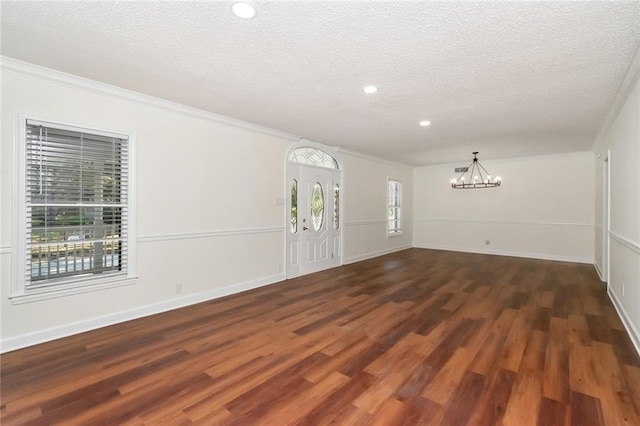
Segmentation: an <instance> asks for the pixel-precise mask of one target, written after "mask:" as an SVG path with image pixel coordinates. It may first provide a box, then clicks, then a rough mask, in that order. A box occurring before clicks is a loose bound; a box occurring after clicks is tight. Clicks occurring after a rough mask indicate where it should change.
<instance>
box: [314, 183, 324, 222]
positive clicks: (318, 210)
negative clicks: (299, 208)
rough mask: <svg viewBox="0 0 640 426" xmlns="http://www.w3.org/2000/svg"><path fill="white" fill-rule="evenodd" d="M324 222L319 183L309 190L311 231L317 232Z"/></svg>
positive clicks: (322, 199) (322, 198) (322, 196)
mask: <svg viewBox="0 0 640 426" xmlns="http://www.w3.org/2000/svg"><path fill="white" fill-rule="evenodd" d="M323 222H324V193H323V192H322V185H320V183H319V182H316V183H314V184H313V188H312V189H311V224H312V226H313V230H314V231H316V232H318V231H320V229H322V223H323Z"/></svg>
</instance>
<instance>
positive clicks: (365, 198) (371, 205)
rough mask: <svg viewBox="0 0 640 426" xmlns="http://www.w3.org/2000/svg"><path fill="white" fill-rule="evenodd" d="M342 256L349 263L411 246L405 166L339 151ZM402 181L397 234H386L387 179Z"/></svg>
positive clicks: (410, 186)
mask: <svg viewBox="0 0 640 426" xmlns="http://www.w3.org/2000/svg"><path fill="white" fill-rule="evenodd" d="M341 155H342V160H343V163H344V168H345V188H344V193H345V206H346V211H345V250H344V251H345V256H344V258H345V260H344V263H353V262H357V261H360V260H364V259H368V258H371V257H375V256H380V255H383V254H386V253H391V252H394V251H398V250H402V249H406V248H410V247H411V245H412V244H411V241H412V233H413V232H412V210H413V203H412V196H413V176H412V171H411V170H412V169H411V167H409V166H404V165H400V164H395V163H391V162H386V161H381V160H376V159H372V158H370V157H366V156H362V155H359V154H356V153H350V152H344V151H343V152H342V154H341ZM388 179H392V180H399V181H400V182H402V213H401V214H402V227H403V232H402V234H401V235H393V236H387V180H388Z"/></svg>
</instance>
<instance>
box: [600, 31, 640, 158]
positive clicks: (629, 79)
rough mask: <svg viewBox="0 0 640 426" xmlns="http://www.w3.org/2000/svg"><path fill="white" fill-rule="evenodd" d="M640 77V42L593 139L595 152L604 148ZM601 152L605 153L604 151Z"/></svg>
mask: <svg viewBox="0 0 640 426" xmlns="http://www.w3.org/2000/svg"><path fill="white" fill-rule="evenodd" d="M639 78H640V44H639V45H638V47H637V48H636V52H635V54H634V55H633V58H632V59H631V63H630V64H629V66H628V67H627V71H626V72H625V74H624V77H623V78H622V82H621V83H620V86H619V87H618V90H617V91H616V95H615V97H614V98H613V101H612V102H611V106H610V107H609V113H608V114H607V118H606V119H605V121H604V123H603V124H602V126H601V127H600V130H599V131H598V134H597V135H596V138H595V140H594V141H593V146H592V148H591V150H592V151H593V152H595V153H598V152H599V150H601V149H603V147H602V144H603V142H604V138H605V136H606V134H607V132H608V131H609V128H611V126H612V125H613V123H614V122H615V121H616V118H618V114H620V110H621V109H622V107H623V106H624V104H625V102H627V99H628V98H629V95H630V94H631V91H632V90H633V87H634V86H635V85H636V83H637V82H638V79H639ZM601 154H604V152H602V153H601Z"/></svg>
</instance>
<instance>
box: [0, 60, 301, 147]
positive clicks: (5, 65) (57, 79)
mask: <svg viewBox="0 0 640 426" xmlns="http://www.w3.org/2000/svg"><path fill="white" fill-rule="evenodd" d="M0 69H1V70H2V71H7V72H13V73H16V74H20V75H24V76H28V77H34V78H39V79H42V80H47V81H50V82H53V83H58V84H62V85H65V86H70V87H75V88H81V89H87V90H92V91H95V92H98V93H102V94H106V95H111V96H116V97H119V98H122V99H126V100H129V101H133V102H139V103H142V104H145V105H151V106H155V107H159V108H163V109H167V110H169V111H173V112H177V113H181V114H186V115H190V116H193V117H198V118H203V119H205V120H209V121H213V122H215V123H219V124H225V125H228V126H233V127H237V128H241V129H246V130H251V131H254V132H258V133H262V134H265V135H268V136H274V137H277V138H282V139H285V140H288V141H293V142H297V141H298V140H300V136H296V135H293V134H291V133H286V132H282V131H279V130H274V129H271V128H268V127H264V126H260V125H257V124H253V123H249V122H246V121H242V120H238V119H236V118H231V117H227V116H224V115H220V114H215V113H213V112H208V111H204V110H201V109H198V108H193V107H190V106H186V105H183V104H179V103H177V102H172V101H168V100H166V99H161V98H156V97H154V96H149V95H145V94H142V93H139V92H134V91H132V90H128V89H123V88H121V87H117V86H112V85H110V84H106V83H101V82H99V81H95V80H90V79H88V78H84V77H80V76H77V75H73V74H69V73H65V72H62V71H56V70H53V69H50V68H45V67H41V66H39V65H34V64H30V63H28V62H23V61H19V60H17V59H13V58H10V57H7V56H0Z"/></svg>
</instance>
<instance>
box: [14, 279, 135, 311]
mask: <svg viewBox="0 0 640 426" xmlns="http://www.w3.org/2000/svg"><path fill="white" fill-rule="evenodd" d="M137 280H138V277H112V278H104V279H100V280H91V281H90V282H88V281H82V282H75V283H68V284H60V285H57V286H55V287H49V288H42V289H35V290H29V291H28V292H24V293H16V294H12V295H11V296H9V299H10V300H11V304H12V305H22V304H24V303H31V302H39V301H41V300H48V299H57V298H59V297H65V296H71V295H74V294H81V293H90V292H94V291H99V290H106V289H109V288H115V287H123V286H128V285H133V284H135V283H136V281H137Z"/></svg>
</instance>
